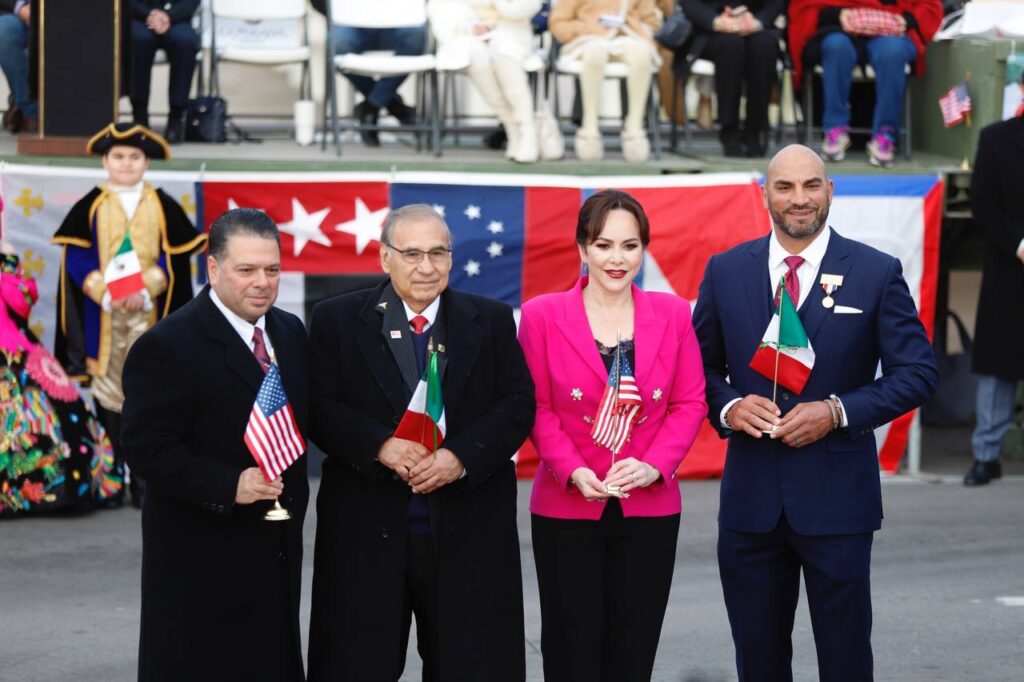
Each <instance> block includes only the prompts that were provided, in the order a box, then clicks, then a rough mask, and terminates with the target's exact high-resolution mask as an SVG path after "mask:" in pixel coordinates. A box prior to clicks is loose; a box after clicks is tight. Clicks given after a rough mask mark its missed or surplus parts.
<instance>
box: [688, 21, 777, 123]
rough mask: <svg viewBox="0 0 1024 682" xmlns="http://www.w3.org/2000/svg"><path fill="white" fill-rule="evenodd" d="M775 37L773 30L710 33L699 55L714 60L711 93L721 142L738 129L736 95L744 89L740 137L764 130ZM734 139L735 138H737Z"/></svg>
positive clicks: (772, 78)
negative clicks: (715, 99) (744, 116)
mask: <svg viewBox="0 0 1024 682" xmlns="http://www.w3.org/2000/svg"><path fill="white" fill-rule="evenodd" d="M778 55H779V37H778V35H776V33H775V32H774V31H758V32H757V33H752V34H750V35H748V36H745V37H743V36H738V35H734V34H731V33H713V34H711V36H710V37H709V39H708V43H707V46H706V47H705V48H704V51H703V53H702V54H701V56H702V57H703V58H705V59H708V60H710V61H712V62H714V64H715V94H716V96H717V97H718V123H719V126H720V128H721V135H722V139H723V142H724V141H725V139H726V138H728V137H730V136H737V135H738V134H739V129H740V95H741V94H742V93H743V89H744V88H746V91H747V111H746V119H745V120H746V123H745V125H744V132H745V135H744V139H747V140H750V141H753V140H755V139H757V137H758V136H760V134H761V133H763V132H764V131H766V130H768V99H769V97H771V92H772V85H773V84H774V83H775V82H776V81H777V80H778V73H777V72H776V61H777V59H778ZM737 139H738V138H737Z"/></svg>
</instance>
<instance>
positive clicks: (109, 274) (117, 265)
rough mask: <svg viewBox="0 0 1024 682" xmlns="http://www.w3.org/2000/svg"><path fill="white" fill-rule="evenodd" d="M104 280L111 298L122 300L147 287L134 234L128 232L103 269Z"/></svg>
mask: <svg viewBox="0 0 1024 682" xmlns="http://www.w3.org/2000/svg"><path fill="white" fill-rule="evenodd" d="M103 282H104V283H105V284H106V285H107V291H109V292H110V300H112V301H120V300H121V299H122V298H128V297H129V296H131V295H132V294H137V293H139V292H140V291H142V290H143V289H145V288H146V285H145V284H144V283H143V281H142V266H140V265H139V256H138V254H137V253H135V249H133V248H132V236H131V234H126V235H125V236H124V241H122V242H121V246H120V248H118V250H117V253H116V254H115V255H114V257H113V258H112V259H111V260H110V262H109V263H107V268H106V269H105V270H104V271H103Z"/></svg>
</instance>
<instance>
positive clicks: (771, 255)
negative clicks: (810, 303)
mask: <svg viewBox="0 0 1024 682" xmlns="http://www.w3.org/2000/svg"><path fill="white" fill-rule="evenodd" d="M831 237H832V228H830V227H829V226H828V225H826V226H825V227H823V228H822V230H821V232H820V233H819V234H818V236H817V237H815V238H814V241H812V242H811V243H810V244H809V245H808V246H807V247H806V248H805V249H804V250H803V251H801V252H800V253H798V254H793V253H790V252H789V251H786V249H785V247H783V246H782V243H781V242H780V241H779V237H778V235H776V234H775V230H774V229H773V230H772V232H771V236H770V237H768V284H769V286H770V287H771V291H772V294H773V295H774V292H775V289H776V287H778V286H779V280H781V279H782V278H783V277H785V276H786V273H787V272H789V266H788V265H786V258H787V257H789V256H800V257H802V258H803V259H804V262H803V263H801V264H800V267H799V268H797V269H796V277H797V279H798V280H799V281H800V300H799V301H796V302H795V305H796V309H797V310H800V306H802V305H803V304H804V301H806V300H807V297H808V296H809V295H810V293H811V291H813V290H814V287H816V286H818V270H820V269H821V261H822V259H823V258H824V257H825V250H826V249H828V242H829V239H830V238H831ZM740 400H742V398H733V399H732V400H730V401H729V402H727V403H726V404H725V407H723V408H722V411H721V413H720V414H719V416H718V421H719V423H720V424H721V425H722V426H723V427H724V428H729V427H728V425H727V424H726V421H725V415H727V414H728V413H729V408H731V407H732V406H733V405H735V404H736V403H738V402H739V401H740ZM839 405H840V407H843V405H842V401H840V403H839ZM842 412H843V417H842V423H841V424H840V426H842V427H844V428H845V427H846V425H847V423H848V421H847V419H846V408H845V407H843V409H842Z"/></svg>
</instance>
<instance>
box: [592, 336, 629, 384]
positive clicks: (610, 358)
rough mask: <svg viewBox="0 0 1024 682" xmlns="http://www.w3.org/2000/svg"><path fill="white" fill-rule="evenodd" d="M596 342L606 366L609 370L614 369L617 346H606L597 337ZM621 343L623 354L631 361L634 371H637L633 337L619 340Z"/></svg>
mask: <svg viewBox="0 0 1024 682" xmlns="http://www.w3.org/2000/svg"><path fill="white" fill-rule="evenodd" d="M594 343H596V344H597V352H598V353H600V354H601V361H602V362H604V368H605V369H606V370H608V371H609V372H610V371H612V362H614V361H615V346H606V345H604V344H603V343H601V342H600V341H598V340H597V339H594ZM619 345H620V346H622V354H623V355H625V356H626V359H627V360H628V361H629V366H630V367H631V368H632V369H633V372H636V352H635V350H634V348H633V339H623V340H622V341H620V342H619ZM634 376H635V374H634Z"/></svg>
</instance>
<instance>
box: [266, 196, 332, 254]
mask: <svg viewBox="0 0 1024 682" xmlns="http://www.w3.org/2000/svg"><path fill="white" fill-rule="evenodd" d="M330 212H331V207H330V206H328V207H327V208H323V209H320V210H319V211H317V212H316V213H307V212H306V207H305V206H303V205H302V204H301V203H299V200H298V199H296V198H295V197H292V219H291V220H289V221H288V222H286V223H281V224H280V225H278V226H277V229H279V230H281V232H284V233H285V234H290V235H291V236H292V239H293V240H294V245H293V247H292V255H293V256H298V255H299V254H301V253H302V250H303V249H304V248H306V244H308V243H309V242H315V243H317V244H319V245H320V246H326V247H328V248H330V246H331V240H330V239H328V238H327V235H325V234H324V233H323V232H321V231H320V225H321V224H322V223H323V222H324V218H326V217H327V214H328V213H330Z"/></svg>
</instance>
